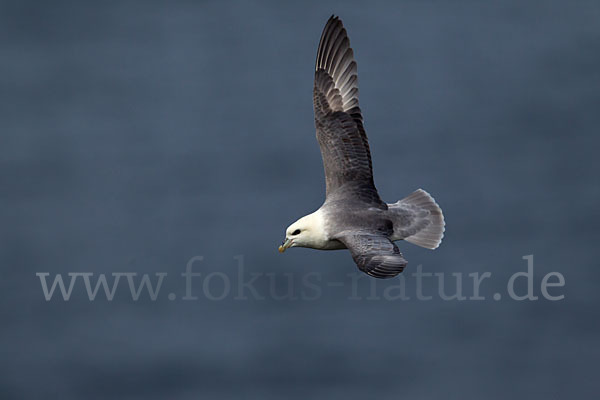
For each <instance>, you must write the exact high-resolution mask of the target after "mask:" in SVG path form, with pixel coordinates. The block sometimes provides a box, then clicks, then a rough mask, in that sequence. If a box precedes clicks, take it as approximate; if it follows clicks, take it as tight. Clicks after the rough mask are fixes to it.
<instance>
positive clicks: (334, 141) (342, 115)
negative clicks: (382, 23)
mask: <svg viewBox="0 0 600 400" xmlns="http://www.w3.org/2000/svg"><path fill="white" fill-rule="evenodd" d="M313 101H314V109H315V125H316V128H317V140H318V142H319V146H320V148H321V156H322V157H323V167H324V169H325V183H326V190H327V199H330V198H331V197H332V196H353V197H354V198H357V199H360V200H363V201H365V202H367V203H371V204H376V205H378V206H381V207H382V208H385V204H384V203H383V202H382V201H381V199H380V198H379V195H378V193H377V189H376V188H375V184H374V183H373V168H372V165H371V153H370V150H369V142H368V140H367V134H366V133H365V130H364V127H363V117H362V114H361V111H360V108H359V106H358V78H357V72H356V61H354V54H353V52H352V49H351V48H350V42H349V40H348V36H347V34H346V30H345V29H344V26H343V25H342V21H341V20H340V19H339V18H337V17H333V16H332V17H331V18H330V19H329V21H327V25H325V29H324V30H323V34H322V35H321V41H320V42H319V50H318V51H317V62H316V67H315V86H314V92H313Z"/></svg>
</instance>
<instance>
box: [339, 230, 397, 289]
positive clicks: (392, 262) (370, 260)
mask: <svg viewBox="0 0 600 400" xmlns="http://www.w3.org/2000/svg"><path fill="white" fill-rule="evenodd" d="M336 239H337V240H339V241H340V242H342V243H344V245H345V246H346V247H347V248H348V250H350V254H352V258H353V259H354V262H355V263H356V265H357V266H358V269H360V270H361V271H363V272H364V273H366V274H369V275H371V276H373V277H375V278H382V279H385V278H392V277H394V276H396V275H398V274H399V273H401V272H402V270H404V267H406V264H407V262H406V260H405V259H404V257H402V253H400V250H399V249H398V246H396V245H395V244H394V243H392V242H391V241H390V240H389V239H388V238H387V237H385V236H383V235H380V234H376V233H369V232H347V233H342V234H340V235H339V236H338V237H336Z"/></svg>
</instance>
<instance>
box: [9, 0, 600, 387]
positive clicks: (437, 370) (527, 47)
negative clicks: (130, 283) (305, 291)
mask: <svg viewBox="0 0 600 400" xmlns="http://www.w3.org/2000/svg"><path fill="white" fill-rule="evenodd" d="M0 4H1V5H0V44H1V49H2V59H1V62H0V88H1V90H0V102H1V104H2V105H1V107H0V130H1V139H0V163H1V168H0V184H1V186H0V190H1V192H0V202H1V203H0V204H1V205H2V207H0V221H1V223H0V240H1V243H2V244H1V246H0V263H1V269H0V301H1V302H0V313H1V314H0V315H1V319H0V346H1V347H0V354H1V356H0V397H1V398H2V399H26V398H27V399H29V398H31V399H36V398H60V399H83V398H85V399H105V398H118V399H121V398H122V399H165V398H169V399H198V398H211V399H212V398H241V397H243V398H248V399H250V398H252V399H276V398H286V399H306V398H343V399H365V398H377V399H396V398H398V397H405V398H410V399H439V398H444V399H472V398H485V399H506V398H528V399H547V398H577V399H585V398H596V396H597V394H598V391H599V390H600V383H599V381H598V379H597V372H598V362H599V361H600V343H599V342H598V337H599V334H600V325H599V321H600V319H599V317H600V315H599V312H598V302H599V300H600V294H599V292H598V289H597V284H598V282H599V281H600V272H599V271H600V270H599V268H598V267H599V265H598V261H597V260H598V258H597V255H598V252H597V248H596V246H597V243H598V240H599V239H600V234H599V227H600V226H599V225H600V224H599V222H600V218H599V217H600V212H599V211H598V201H599V199H600V187H599V185H598V178H597V174H598V171H599V167H600V162H599V160H598V145H599V142H600V140H599V137H598V133H599V131H600V113H599V112H598V109H599V106H600V23H599V21H600V6H599V3H598V2H595V1H591V0H590V1H580V2H565V1H546V2H522V1H518V0H514V1H504V2H475V1H453V2H441V1H422V2H417V1H374V2H340V1H320V2H297V3H291V2H290V3H283V2H255V1H252V2H243V1H235V2H216V1H196V2H194V1H181V2H179V1H178V2H176V1H172V2H158V1H122V2H116V1H107V2H61V1H53V2H41V1H40V2H2V3H0ZM333 13H335V14H337V15H339V16H340V17H341V18H342V19H343V21H344V23H345V26H346V28H347V29H348V31H349V35H350V39H351V44H352V47H353V48H354V50H355V55H356V58H357V61H358V67H359V82H360V88H361V97H360V99H361V107H362V109H363V113H364V116H365V126H366V129H367V133H368V134H369V137H370V142H371V149H372V154H373V160H374V170H375V181H376V184H377V186H378V188H379V191H380V194H381V195H382V197H383V198H384V199H385V200H387V201H388V202H394V201H396V200H398V199H400V198H402V197H404V196H406V195H408V194H409V193H411V192H412V191H413V190H415V189H417V188H419V187H422V188H424V189H426V190H428V191H429V192H430V193H432V194H433V195H434V196H435V198H436V199H437V200H438V202H439V203H440V205H441V206H442V208H443V210H444V213H445V215H446V221H447V230H446V237H445V239H444V242H443V244H442V246H441V247H440V248H439V249H438V250H436V251H435V252H431V251H428V250H425V249H421V248H417V247H415V246H413V245H409V244H407V243H400V247H401V250H402V252H403V253H404V255H405V258H406V259H407V260H408V262H409V266H408V268H407V270H406V271H405V275H406V286H407V292H408V295H409V296H411V294H414V286H415V280H414V279H413V278H410V274H411V273H412V272H414V271H415V270H416V267H417V266H418V265H422V266H423V270H424V271H427V272H445V273H447V274H450V273H462V274H463V276H464V277H465V282H468V281H467V280H466V276H467V274H469V273H474V272H479V273H483V272H486V271H488V272H491V273H492V277H491V278H490V279H488V280H486V281H484V283H483V284H482V288H481V292H482V294H483V295H485V296H486V298H487V299H486V300H485V301H442V300H441V299H440V298H439V296H434V297H433V299H432V300H430V301H417V300H416V299H414V296H411V297H413V298H412V299H411V300H409V301H388V300H385V299H379V300H377V299H376V300H367V299H366V296H367V295H368V294H369V293H371V292H370V290H371V288H372V286H371V285H372V284H374V285H375V286H374V287H375V288H376V290H377V293H379V294H381V293H382V291H383V290H385V289H386V288H388V287H389V286H390V285H395V284H397V282H396V281H394V282H390V281H385V282H380V281H377V282H372V281H371V280H370V279H366V278H365V279H362V278H361V279H360V280H358V281H357V282H358V283H357V285H358V286H357V290H358V292H359V293H360V294H361V296H362V297H361V298H362V299H361V300H352V299H349V297H350V296H351V289H350V285H351V282H352V276H349V275H348V274H353V273H355V271H356V268H355V266H354V263H353V262H352V259H351V258H350V255H349V254H348V253H347V252H318V251H314V250H306V249H293V250H291V251H289V252H287V253H286V254H284V255H280V254H278V253H277V251H276V247H277V245H278V244H279V243H280V242H281V240H282V239H283V235H284V230H285V228H286V227H287V226H288V225H289V224H290V223H291V222H293V221H294V220H295V219H296V218H298V217H300V216H302V215H304V214H306V213H308V212H311V211H313V210H315V209H316V208H318V207H319V206H320V204H321V202H322V200H323V196H324V179H323V173H322V165H321V160H320V153H319V149H318V146H317V143H316V140H315V138H314V123H313V115H312V79H313V65H314V59H315V54H316V48H317V44H318V41H319V37H320V34H321V30H322V28H323V26H324V24H325V22H326V20H327V18H328V17H329V16H330V15H331V14H333ZM528 254H533V255H534V268H535V273H534V282H535V286H534V289H535V294H536V295H538V296H540V286H539V285H540V281H541V279H542V278H543V277H544V276H545V274H547V273H549V272H552V271H557V272H560V273H562V274H563V275H564V277H565V281H566V284H565V287H563V288H554V289H553V290H552V291H551V293H556V294H564V295H565V299H564V300H562V301H556V302H551V301H547V300H545V299H543V298H541V297H540V299H539V300H538V301H521V302H518V301H513V300H510V299H508V298H507V297H506V296H504V297H503V298H502V300H500V301H494V300H493V299H492V298H491V295H492V294H493V293H495V292H501V293H505V292H506V282H507V280H508V279H509V277H510V276H511V275H512V274H514V273H515V272H518V271H525V269H526V262H525V261H524V260H523V259H522V257H523V256H525V255H528ZM195 255H202V256H204V261H203V262H200V263H198V264H195V266H194V270H195V271H196V272H200V273H201V274H203V276H206V274H209V273H211V272H216V271H218V272H223V273H225V274H226V275H227V276H228V277H231V285H232V290H234V288H236V287H237V286H236V285H238V284H239V282H238V281H237V279H238V278H237V261H236V260H235V259H234V256H237V255H242V256H243V260H244V268H245V270H244V271H245V274H246V278H244V279H245V280H248V279H249V277H250V276H251V274H253V273H254V274H258V273H260V274H263V275H262V278H261V279H259V280H258V281H257V283H256V287H257V290H258V291H259V293H260V294H261V295H263V296H264V297H265V299H264V300H257V299H253V298H250V299H248V300H235V299H234V298H233V297H234V296H233V295H231V296H227V297H226V298H225V299H224V300H222V301H210V300H208V299H206V298H204V297H202V293H201V289H202V282H203V281H202V278H194V294H195V295H197V296H199V299H198V300H197V301H182V300H180V299H179V298H180V297H181V296H182V295H183V293H184V292H183V291H184V287H183V286H184V285H183V281H182V278H181V276H180V274H181V273H182V272H183V271H184V270H185V265H186V262H187V261H188V260H189V259H190V258H191V257H193V256H195ZM123 271H132V272H137V273H139V274H142V273H149V274H154V273H156V272H166V273H168V274H169V275H168V277H167V278H165V281H164V283H163V287H162V289H161V292H160V295H159V298H158V299H157V301H150V300H149V299H148V298H147V296H146V297H144V296H143V295H142V297H141V299H140V300H139V301H137V302H136V301H133V300H132V299H131V297H130V295H129V294H128V291H127V290H126V289H127V288H126V285H124V284H123V286H120V287H119V290H117V295H116V296H115V299H114V300H113V301H112V302H109V301H106V300H103V299H102V296H100V295H99V299H97V300H95V301H89V300H88V299H87V296H86V294H85V290H84V289H83V286H82V285H81V284H78V285H75V289H74V290H73V295H72V298H71V299H70V301H63V300H62V299H61V298H54V299H52V300H51V301H48V302H47V301H46V300H45V299H44V296H43V293H42V289H41V286H40V280H39V279H38V278H37V277H36V275H35V274H36V272H49V273H50V274H51V277H53V276H54V274H57V273H61V274H66V273H68V272H93V273H94V274H100V273H106V274H110V273H112V272H123ZM308 273H319V274H321V275H318V276H320V277H321V281H320V282H321V283H322V284H321V285H320V287H321V295H320V296H319V297H318V298H317V299H315V300H312V301H302V300H291V299H283V300H277V299H275V298H274V297H273V296H272V295H270V293H271V289H272V287H270V286H275V289H277V290H278V291H279V293H281V292H284V293H285V292H286V290H289V288H290V284H289V281H290V280H291V281H293V284H292V286H293V287H295V288H302V281H301V279H302V277H304V276H306V274H308ZM265 274H274V275H269V276H271V277H273V280H272V282H274V283H273V285H271V284H270V283H269V282H270V281H269V280H268V279H267V278H266V277H267V275H265ZM285 274H287V275H285ZM65 277H66V275H65ZM326 282H342V283H343V284H344V286H343V287H337V288H336V287H328V286H327V285H326ZM123 283H125V282H123ZM219 284H220V280H219V279H214V285H215V286H214V287H211V290H214V293H216V294H218V293H219V290H223V288H222V286H221V287H220V286H219ZM437 287H438V286H437V284H436V281H435V280H433V279H430V280H426V281H425V283H424V287H423V291H424V292H425V293H426V294H435V293H436V291H437ZM469 287H470V286H469V285H467V284H465V288H464V291H465V294H466V295H467V296H469V295H470V294H472V293H471V292H472V290H471V289H469ZM525 289H526V288H525V285H524V284H523V282H521V283H520V284H519V286H518V290H519V293H522V292H523V291H524V290H525ZM170 292H173V293H176V294H177V299H176V300H175V301H169V300H168V299H167V297H166V294H167V293H170ZM448 292H450V293H451V292H452V289H451V288H450V289H448Z"/></svg>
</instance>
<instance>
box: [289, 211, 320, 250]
mask: <svg viewBox="0 0 600 400" xmlns="http://www.w3.org/2000/svg"><path fill="white" fill-rule="evenodd" d="M324 226H325V223H324V221H323V215H322V214H321V211H320V210H317V211H315V212H314V213H312V214H309V215H306V216H304V217H302V218H300V219H299V220H298V221H296V222H294V223H293V224H291V225H290V226H289V227H288V228H287V229H286V231H285V240H284V241H283V244H282V245H281V246H279V252H280V253H283V252H284V251H285V250H286V249H287V248H288V247H310V248H313V249H322V248H324V247H325V245H326V243H327V242H328V238H327V234H326V233H325V229H324Z"/></svg>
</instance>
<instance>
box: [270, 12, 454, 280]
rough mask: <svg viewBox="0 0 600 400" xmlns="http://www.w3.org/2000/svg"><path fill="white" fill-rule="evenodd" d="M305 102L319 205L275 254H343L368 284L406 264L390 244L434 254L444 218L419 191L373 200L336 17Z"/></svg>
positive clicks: (348, 59) (349, 57)
mask: <svg viewBox="0 0 600 400" xmlns="http://www.w3.org/2000/svg"><path fill="white" fill-rule="evenodd" d="M313 102H314V111H315V125H316V128H317V141H318V142H319V147H320V148H321V156H322V158H323V167H324V169H325V186H326V195H325V202H324V203H323V205H322V206H321V207H320V208H319V209H318V210H317V211H315V212H313V213H312V214H309V215H306V216H304V217H302V218H300V219H299V220H298V221H296V222H294V223H293V224H292V225H290V226H289V227H288V228H287V230H286V233H285V241H284V242H283V244H282V245H281V246H279V251H280V252H282V253H283V252H284V251H285V250H286V249H287V248H289V247H309V248H313V249H320V250H336V249H348V250H350V254H351V255H352V258H353V259H354V262H355V263H356V265H357V266H358V268H359V269H360V270H361V271H363V272H365V273H367V274H369V275H371V276H373V277H376V278H391V277H393V276H396V275H398V274H399V273H401V272H402V270H403V269H404V267H405V266H406V260H405V259H404V257H402V253H400V250H399V249H398V246H396V244H394V241H397V240H406V241H407V242H410V243H413V244H416V245H418V246H421V247H425V248H428V249H436V248H437V247H438V246H439V245H440V243H441V241H442V237H443V236H444V226H445V224H444V215H443V214H442V210H441V209H440V207H439V206H438V205H437V203H436V202H435V200H434V199H433V197H431V196H430V195H429V193H427V192H426V191H424V190H422V189H418V190H416V191H415V192H413V193H412V194H410V195H408V196H407V197H405V198H404V199H402V200H399V201H397V202H396V203H393V204H386V203H385V202H383V201H382V200H381V198H380V197H379V194H378V193H377V189H376V188H375V184H374V182H373V168H372V165H371V154H370V151H369V142H368V140H367V134H366V132H365V129H364V127H363V116H362V112H361V110H360V108H359V106H358V80H357V70H356V61H355V60H354V54H353V52H352V48H351V47H350V41H349V40H348V36H347V34H346V30H345V29H344V26H343V25H342V21H341V20H340V19H339V18H338V17H334V16H331V18H329V20H328V21H327V24H326V25H325V29H323V34H322V35H321V41H320V42H319V49H318V51H317V62H316V66H315V83H314V90H313Z"/></svg>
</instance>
